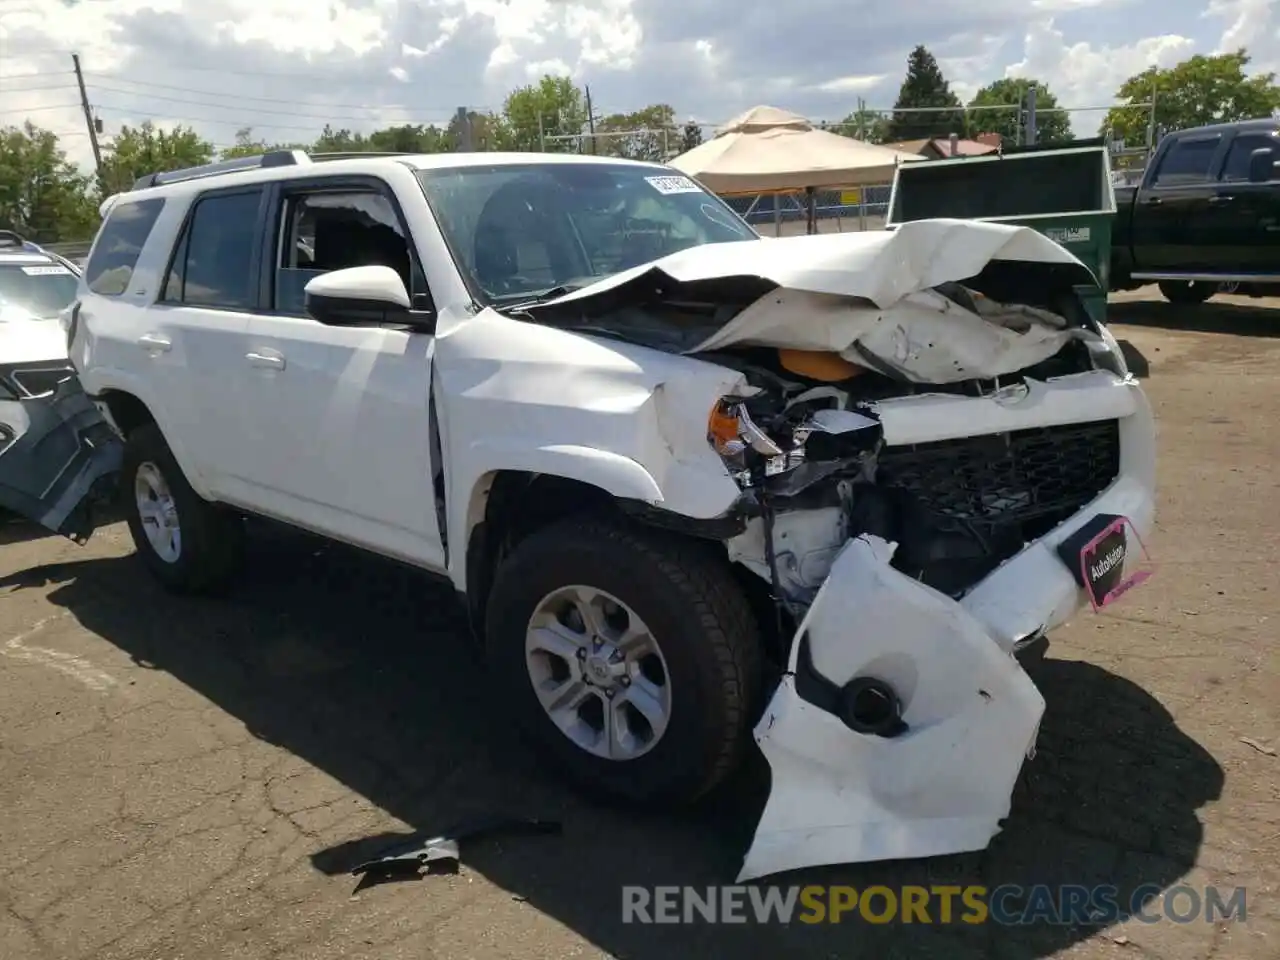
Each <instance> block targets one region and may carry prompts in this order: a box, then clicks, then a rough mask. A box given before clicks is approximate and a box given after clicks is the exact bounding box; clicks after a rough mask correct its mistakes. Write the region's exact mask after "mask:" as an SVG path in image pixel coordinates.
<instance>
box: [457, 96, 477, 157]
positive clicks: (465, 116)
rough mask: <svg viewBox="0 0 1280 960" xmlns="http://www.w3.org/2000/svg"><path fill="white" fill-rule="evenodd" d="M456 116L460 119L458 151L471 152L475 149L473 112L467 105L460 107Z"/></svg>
mask: <svg viewBox="0 0 1280 960" xmlns="http://www.w3.org/2000/svg"><path fill="white" fill-rule="evenodd" d="M455 116H456V118H457V121H458V151H459V152H460V153H470V152H471V151H472V149H473V148H472V144H471V114H470V113H469V112H468V111H467V108H466V107H459V108H458V112H457V113H456V114H455Z"/></svg>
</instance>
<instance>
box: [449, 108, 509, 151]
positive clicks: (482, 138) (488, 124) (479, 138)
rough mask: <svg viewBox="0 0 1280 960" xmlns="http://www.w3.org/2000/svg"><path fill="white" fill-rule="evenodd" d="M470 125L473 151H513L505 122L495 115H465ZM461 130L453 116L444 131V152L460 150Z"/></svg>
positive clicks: (474, 113)
mask: <svg viewBox="0 0 1280 960" xmlns="http://www.w3.org/2000/svg"><path fill="white" fill-rule="evenodd" d="M467 119H468V120H469V121H470V123H471V148H472V149H473V150H513V149H515V147H514V146H513V137H512V134H511V130H510V128H509V127H508V126H507V123H506V121H505V120H504V119H503V118H502V117H501V116H499V115H498V114H495V113H477V112H475V111H471V112H469V113H468V114H467ZM462 142H463V140H462V130H461V129H460V124H459V120H458V117H457V116H456V115H455V116H454V117H453V118H452V119H451V120H450V121H449V126H448V127H447V128H446V129H445V144H446V145H445V147H444V149H445V150H457V149H460V145H461V144H462Z"/></svg>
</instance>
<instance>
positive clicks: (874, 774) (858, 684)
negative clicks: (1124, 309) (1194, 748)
mask: <svg viewBox="0 0 1280 960" xmlns="http://www.w3.org/2000/svg"><path fill="white" fill-rule="evenodd" d="M736 246H740V247H742V248H743V249H742V250H741V251H735V252H732V254H733V255H732V256H731V252H730V251H718V252H717V251H711V250H707V249H705V248H704V249H699V250H693V251H688V252H686V253H683V254H678V255H675V256H673V257H671V258H668V259H667V260H666V261H662V262H660V263H659V264H658V265H656V266H654V267H653V268H650V269H647V270H642V271H637V272H635V273H634V274H633V275H632V276H630V277H628V278H625V279H624V280H621V281H619V282H617V283H615V284H614V285H613V286H612V288H610V289H604V290H599V291H596V292H588V291H583V292H582V293H580V294H579V295H577V296H576V297H570V298H565V299H564V300H563V301H561V302H560V303H552V304H548V305H547V308H546V309H545V311H531V313H532V314H533V319H535V320H538V321H539V322H548V323H552V324H555V325H557V326H562V327H568V328H571V329H579V330H583V331H591V332H595V333H600V334H604V335H607V336H611V337H617V338H621V339H625V340H630V341H632V342H639V343H641V344H644V345H646V346H650V347H655V348H657V349H661V350H664V351H666V352H670V353H681V354H686V355H694V356H697V357H698V359H700V360H704V361H705V360H709V361H712V362H714V363H717V364H720V365H723V366H725V367H729V368H732V369H734V370H737V371H739V372H740V373H741V374H742V375H743V377H744V378H745V381H746V383H747V387H745V388H743V389H740V390H739V391H738V392H737V394H736V395H733V396H727V397H724V398H723V399H722V400H721V401H720V403H719V404H718V405H717V406H716V408H715V409H714V410H713V411H712V413H711V415H710V417H709V422H708V424H707V432H706V436H707V443H708V444H709V445H710V446H711V447H712V448H713V449H714V451H715V453H716V454H717V455H718V457H719V459H720V460H721V461H722V462H723V464H724V466H725V468H726V469H727V470H728V472H729V474H730V475H731V476H732V477H733V479H734V480H735V481H736V483H737V486H738V487H739V488H740V497H739V500H738V503H737V506H736V507H735V510H734V512H735V514H736V515H737V517H738V518H739V519H740V520H741V521H743V523H744V527H743V529H742V531H741V532H740V533H737V534H736V535H733V536H731V537H730V538H729V539H727V540H725V545H726V550H727V553H728V556H729V558H730V559H731V560H732V561H734V562H735V563H739V564H742V565H743V566H744V567H746V568H747V569H749V570H751V571H752V572H754V573H755V574H756V575H757V576H759V577H760V578H762V579H763V580H764V581H765V582H766V583H767V584H768V585H769V588H770V592H771V594H772V596H773V598H774V601H775V603H776V606H777V608H778V612H779V621H780V629H779V630H778V634H779V649H778V650H777V651H776V654H777V657H778V660H779V663H780V666H781V668H782V674H783V675H782V680H781V682H780V684H779V685H778V687H777V688H776V690H775V691H774V692H773V694H772V697H771V700H770V702H769V703H768V704H767V705H766V707H765V709H764V712H763V716H762V718H761V719H760V721H759V724H758V726H757V728H756V731H755V736H756V741H757V743H758V744H759V746H760V749H761V750H762V751H763V753H764V755H765V757H766V758H767V759H768V762H769V764H770V767H771V769H772V774H773V786H772V791H771V794H770V797H769V800H768V803H767V805H766V807H765V810H764V812H763V814H762V817H761V820H760V823H759V826H758V828H757V831H756V834H755V837H754V840H753V843H752V845H751V848H750V851H749V852H748V854H747V856H746V860H745V862H744V864H743V867H742V871H741V874H740V879H742V880H746V879H751V878H756V877H760V876H765V875H769V874H773V873H778V872H781V871H785V870H790V869H795V868H799V867H806V866H816V865H822V864H831V863H845V862H858V861H871V860H881V859H896V858H904V857H923V856H934V855H942V854H950V853H958V852H964V851H970V850H977V849H982V848H984V847H985V846H986V845H987V844H988V843H989V842H990V840H991V838H992V837H993V836H994V835H995V834H996V833H997V832H998V831H999V829H1000V823H1001V821H1002V819H1003V818H1004V817H1005V816H1006V815H1007V814H1008V811H1009V805H1010V797H1011V794H1012V790H1013V786H1014V782H1015V780H1016V779H1017V776H1018V774H1019V771H1020V769H1021V767H1022V763H1023V760H1024V758H1025V757H1026V756H1027V755H1028V754H1029V753H1030V752H1031V751H1032V750H1033V748H1034V743H1035V738H1036V732H1037V730H1038V727H1039V724H1040V720H1041V717H1042V715H1043V712H1044V708H1045V704H1044V700H1043V698H1042V697H1041V695H1040V693H1039V692H1038V691H1037V689H1036V687H1035V685H1034V683H1033V682H1032V681H1031V679H1030V677H1029V676H1028V675H1027V673H1026V672H1025V671H1024V670H1023V668H1022V666H1021V665H1020V663H1019V661H1018V659H1017V656H1016V655H1017V653H1018V652H1019V651H1020V650H1021V649H1022V648H1023V647H1024V646H1025V645H1027V644H1028V643H1033V642H1034V643H1038V642H1040V641H1041V640H1042V638H1044V636H1045V635H1046V634H1047V632H1048V631H1050V630H1052V629H1053V628H1055V627H1057V626H1059V625H1061V624H1062V623H1063V622H1065V621H1066V620H1067V619H1068V618H1069V617H1071V616H1072V615H1073V614H1075V613H1076V612H1077V611H1079V610H1080V609H1081V608H1082V607H1084V606H1087V605H1089V604H1092V605H1094V606H1095V607H1096V606H1101V605H1102V604H1104V603H1106V602H1110V601H1111V600H1113V599H1115V598H1116V597H1118V596H1119V595H1121V594H1122V593H1123V592H1124V591H1125V590H1127V589H1128V588H1129V587H1130V586H1132V585H1133V584H1134V583H1136V582H1139V581H1140V579H1141V577H1142V576H1143V575H1144V574H1143V573H1142V572H1141V571H1139V572H1136V573H1135V569H1134V568H1135V566H1138V565H1140V564H1141V561H1142V560H1143V556H1142V555H1143V554H1145V549H1144V548H1142V546H1141V537H1142V536H1144V535H1145V534H1146V532H1147V531H1148V530H1149V528H1150V525H1151V522H1152V517H1153V513H1154V484H1155V476H1154V474H1155V444H1154V422H1153V418H1152V415H1151V411H1150V408H1149V406H1148V404H1147V401H1146V399H1145V397H1144V395H1143V393H1142V391H1141V389H1140V387H1139V385H1138V383H1137V381H1136V380H1135V379H1134V378H1133V377H1132V376H1131V375H1130V374H1129V372H1128V370H1127V369H1126V367H1125V363H1124V360H1123V357H1122V356H1121V354H1120V351H1119V347H1118V345H1117V344H1116V341H1115V340H1114V338H1113V337H1112V336H1111V334H1110V333H1109V332H1108V331H1107V330H1106V328H1105V327H1104V326H1102V325H1099V324H1098V323H1096V322H1094V321H1093V320H1092V319H1091V318H1090V317H1089V316H1088V314H1087V312H1086V311H1085V309H1084V307H1083V303H1082V301H1081V298H1080V296H1079V293H1078V291H1079V289H1080V288H1081V287H1082V286H1086V285H1088V284H1090V283H1092V282H1094V281H1093V278H1092V275H1091V274H1089V273H1088V271H1087V270H1086V269H1085V268H1084V267H1083V266H1082V265H1081V264H1080V263H1079V261H1077V260H1075V258H1074V257H1072V256H1071V255H1070V254H1068V253H1067V252H1066V251H1065V250H1063V249H1062V248H1061V247H1058V246H1057V245H1054V244H1052V243H1051V242H1049V241H1048V240H1046V239H1045V238H1044V237H1042V236H1040V235H1038V234H1035V233H1034V231H1030V230H1026V229H1023V228H1013V227H1004V226H998V225H995V224H978V223H969V222H961V221H922V222H919V223H911V224H906V225H904V226H903V227H902V228H901V229H900V230H898V231H895V232H894V233H892V234H887V233H881V234H863V235H852V236H845V237H822V238H818V237H815V238H795V239H794V240H777V241H770V242H769V243H768V244H761V245H759V247H757V246H756V245H754V244H741V245H736ZM744 264H745V267H744Z"/></svg>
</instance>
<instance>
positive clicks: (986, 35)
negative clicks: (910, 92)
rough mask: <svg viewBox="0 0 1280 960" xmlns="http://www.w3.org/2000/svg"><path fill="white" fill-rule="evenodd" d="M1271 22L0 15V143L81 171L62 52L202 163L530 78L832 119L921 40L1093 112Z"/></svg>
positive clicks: (479, 1)
mask: <svg viewBox="0 0 1280 960" xmlns="http://www.w3.org/2000/svg"><path fill="white" fill-rule="evenodd" d="M1206 2H1207V5H1206ZM1276 3H1277V0H1031V2H1030V3H1028V2H1026V0H984V2H983V3H982V4H979V5H972V4H955V3H954V2H951V0H900V2H897V3H893V4H888V5H886V4H883V3H878V2H872V0H797V2H796V3H793V4H792V5H791V6H789V7H788V8H787V10H786V18H785V21H782V22H781V23H780V20H779V16H780V10H781V8H780V7H779V6H778V5H777V4H776V3H775V4H763V3H754V4H741V3H736V2H731V0H327V2H325V3H316V2H315V0H104V2H97V0H94V2H87V0H0V124H6V123H17V122H22V121H23V120H24V119H28V118H29V119H30V120H31V121H32V122H35V123H37V124H39V125H41V126H44V127H46V128H47V129H51V130H53V131H55V132H57V133H59V134H60V135H62V134H65V135H66V136H65V138H64V144H65V146H66V148H67V150H68V152H69V153H70V154H71V156H72V157H73V158H74V159H75V160H76V161H77V162H79V163H82V164H87V163H88V162H89V161H90V159H91V154H90V151H89V143H88V137H87V135H86V132H85V128H84V119H83V116H82V115H81V112H80V107H79V96H78V93H77V91H76V87H75V83H74V77H73V76H72V74H71V70H70V67H71V63H70V57H69V53H68V51H70V50H72V49H76V50H78V51H79V52H80V54H81V58H82V61H83V64H84V68H85V71H86V83H87V85H88V88H89V96H90V99H91V101H92V102H93V104H94V107H95V109H96V111H97V113H98V115H99V116H100V117H101V119H102V121H103V124H104V126H105V128H106V134H105V136H107V137H109V136H110V134H111V133H112V132H113V131H115V130H118V129H119V128H120V126H121V124H124V123H128V124H136V123H138V122H141V121H143V120H147V119H152V120H154V121H156V122H157V123H172V122H183V123H188V124H192V125H194V126H195V127H196V128H197V129H198V130H199V131H200V132H201V133H202V134H203V135H204V136H206V137H207V138H209V139H210V140H211V141H213V142H214V143H215V144H218V145H226V144H230V143H231V142H232V141H233V139H234V135H235V131H236V130H237V129H239V128H241V127H245V126H249V127H252V128H253V130H254V135H255V136H257V137H263V138H266V139H271V140H301V141H305V140H308V139H310V138H312V137H314V136H315V134H316V133H318V132H319V130H320V129H321V128H322V127H323V126H324V125H325V124H326V123H329V124H332V125H333V126H335V127H348V128H351V129H359V130H368V129H372V128H375V127H377V126H379V125H385V124H387V123H391V122H411V123H431V122H434V123H446V122H447V121H448V119H449V118H450V117H451V116H452V114H453V112H454V110H455V109H456V108H457V107H458V106H461V105H466V106H469V107H470V108H472V109H479V110H486V109H497V108H498V107H500V105H501V103H502V100H503V98H504V96H505V94H506V93H507V92H508V91H509V90H510V89H511V88H513V87H515V86H518V85H522V84H525V83H528V82H529V81H530V80H531V79H536V78H537V77H538V76H540V75H541V74H542V73H556V74H563V75H568V76H572V77H573V78H574V79H575V81H577V82H579V83H589V84H590V85H591V90H592V95H593V100H594V101H595V102H596V103H597V104H598V106H599V109H600V110H601V111H602V112H606V113H613V112H629V111H632V110H635V109H638V108H640V107H642V106H645V105H646V104H649V103H655V102H665V103H669V104H671V105H672V106H673V107H674V108H675V109H676V111H677V114H678V115H679V116H696V117H698V118H699V120H702V121H706V122H707V123H708V124H715V123H719V122H723V121H724V120H726V119H728V118H729V117H731V116H733V115H735V114H737V113H740V112H741V111H743V110H745V109H747V108H748V107H751V106H754V105H756V104H759V103H771V104H774V105H776V106H779V107H783V108H786V109H790V110H794V111H796V112H798V113H802V114H804V115H806V116H809V117H811V118H813V119H815V120H817V119H829V120H839V119H841V118H842V117H844V116H845V115H846V114H848V113H850V112H851V111H852V110H854V109H855V108H856V107H857V104H858V101H859V99H862V100H864V101H865V102H866V103H867V104H868V105H869V106H870V107H872V108H880V109H887V108H888V107H890V106H891V105H892V103H893V100H894V98H895V97H896V95H897V91H898V87H899V85H900V84H901V82H902V75H903V71H904V69H905V66H906V58H907V55H908V53H909V52H910V50H911V48H912V47H913V46H915V45H916V44H918V43H923V44H924V45H926V46H927V47H928V48H929V49H930V50H932V51H933V52H934V54H935V55H936V56H937V57H938V60H939V63H940V65H941V66H942V68H943V71H944V72H945V74H946V76H947V78H948V80H949V81H950V82H951V84H952V87H953V89H954V90H955V91H956V93H957V94H958V95H960V96H961V97H964V98H968V97H969V96H972V94H973V93H974V92H975V91H976V90H977V89H978V88H979V87H981V86H982V85H984V84H986V83H990V82H991V81H992V80H995V79H998V78H1000V77H1002V76H1032V77H1035V78H1037V79H1039V80H1042V81H1045V82H1047V83H1048V84H1049V86H1050V87H1051V88H1052V89H1053V91H1054V93H1055V94H1056V95H1057V97H1058V100H1059V102H1060V103H1062V104H1063V105H1064V106H1074V107H1080V106H1099V107H1101V106H1105V105H1107V104H1109V103H1110V101H1111V98H1112V96H1113V94H1114V92H1115V90H1116V88H1117V87H1118V86H1119V85H1120V83H1121V82H1122V81H1123V80H1124V79H1126V78H1127V77H1129V76H1131V75H1132V74H1134V73H1137V72H1139V71H1141V70H1143V69H1146V68H1147V67H1149V66H1151V65H1153V64H1155V65H1160V66H1168V65H1170V64H1172V63H1174V62H1176V61H1177V60H1179V59H1181V58H1183V57H1185V56H1188V55H1190V54H1192V53H1197V52H1202V53H1212V52H1215V51H1224V50H1233V49H1235V48H1237V47H1239V46H1247V47H1248V48H1249V50H1250V52H1251V53H1252V54H1253V57H1254V60H1253V66H1255V67H1257V68H1258V69H1277V68H1280V37H1278V36H1277V32H1278V28H1280V23H1278V22H1277V16H1276V12H1275V8H1276ZM815 24H817V25H819V26H814V25H815ZM1099 119H1100V115H1099V114H1097V113H1093V114H1087V113H1078V114H1074V115H1073V125H1074V126H1075V127H1076V129H1077V131H1078V132H1080V133H1085V134H1089V133H1093V132H1094V131H1095V130H1096V129H1097V122H1098V120H1099Z"/></svg>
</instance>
